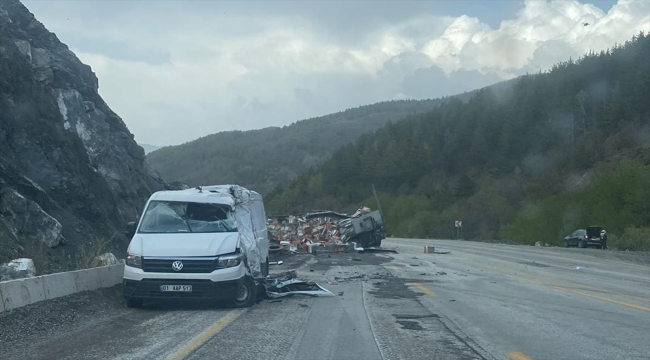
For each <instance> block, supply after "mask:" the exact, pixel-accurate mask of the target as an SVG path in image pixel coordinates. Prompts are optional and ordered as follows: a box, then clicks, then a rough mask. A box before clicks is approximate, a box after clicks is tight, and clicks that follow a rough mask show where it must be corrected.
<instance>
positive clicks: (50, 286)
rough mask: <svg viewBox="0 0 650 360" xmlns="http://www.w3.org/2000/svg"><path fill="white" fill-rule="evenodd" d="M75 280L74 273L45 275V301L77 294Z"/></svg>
mask: <svg viewBox="0 0 650 360" xmlns="http://www.w3.org/2000/svg"><path fill="white" fill-rule="evenodd" d="M74 280H75V278H74V272H64V273H59V274H51V275H43V288H44V289H45V299H47V300H50V299H56V298H58V297H61V296H66V295H70V294H74V293H76V292H77V285H76V284H75V281H74Z"/></svg>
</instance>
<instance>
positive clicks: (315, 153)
mask: <svg viewBox="0 0 650 360" xmlns="http://www.w3.org/2000/svg"><path fill="white" fill-rule="evenodd" d="M442 101H444V100H418V101H415V100H405V101H388V102H383V103H378V104H374V105H367V106H361V107H358V108H354V109H349V110H346V111H343V112H339V113H336V114H331V115H326V116H322V117H319V118H313V119H308V120H303V121H298V122H296V123H294V124H292V125H289V126H284V127H282V128H278V127H270V128H266V129H261V130H251V131H229V132H221V133H217V134H213V135H208V136H205V137H202V138H200V139H197V140H194V141H191V142H188V143H185V144H182V145H178V146H170V147H165V148H162V149H160V150H156V151H153V152H152V153H150V154H148V155H147V162H148V163H149V164H150V165H151V167H153V168H154V169H155V170H157V171H158V172H159V173H160V175H161V176H162V177H163V178H164V179H166V180H167V181H170V182H173V181H181V182H184V183H186V184H189V185H191V186H195V185H205V184H228V183H237V184H240V185H243V186H246V187H248V188H251V189H255V190H257V191H259V192H261V193H266V192H268V191H270V190H271V189H273V188H274V187H275V186H276V185H277V184H283V183H284V184H286V183H287V182H289V181H290V180H292V179H294V178H295V177H296V176H297V175H298V174H300V173H301V172H304V171H306V170H308V169H309V168H310V167H311V166H316V165H318V164H320V163H322V162H323V161H325V160H327V159H329V158H330V156H331V155H332V154H333V153H334V152H335V151H336V150H338V149H339V148H341V147H342V146H343V145H345V144H348V143H350V142H353V141H354V140H356V139H357V138H359V136H361V135H362V134H364V133H369V132H373V131H375V130H377V129H379V128H380V127H382V126H384V125H386V123H388V122H389V121H398V120H400V119H402V118H404V117H406V116H408V115H409V114H415V113H422V112H425V111H428V110H431V109H433V108H434V107H435V106H437V105H438V104H439V103H440V102H442Z"/></svg>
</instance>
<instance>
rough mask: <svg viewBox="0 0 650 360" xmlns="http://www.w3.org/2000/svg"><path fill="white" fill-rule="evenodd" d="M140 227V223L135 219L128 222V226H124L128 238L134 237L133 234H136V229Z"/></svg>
mask: <svg viewBox="0 0 650 360" xmlns="http://www.w3.org/2000/svg"><path fill="white" fill-rule="evenodd" d="M137 227H138V223H137V222H135V221H131V222H128V223H126V227H125V228H124V235H126V237H127V238H129V239H130V238H132V237H133V235H135V229H136V228H137Z"/></svg>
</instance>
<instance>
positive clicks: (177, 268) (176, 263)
mask: <svg viewBox="0 0 650 360" xmlns="http://www.w3.org/2000/svg"><path fill="white" fill-rule="evenodd" d="M172 270H174V271H181V270H183V263H182V262H180V261H174V262H173V263H172Z"/></svg>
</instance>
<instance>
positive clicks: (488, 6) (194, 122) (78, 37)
mask: <svg viewBox="0 0 650 360" xmlns="http://www.w3.org/2000/svg"><path fill="white" fill-rule="evenodd" d="M23 2H24V4H25V5H26V6H27V7H28V8H29V9H30V10H31V11H32V12H33V13H34V14H35V15H36V17H37V18H38V19H39V20H40V21H41V22H43V23H44V24H45V26H46V27H48V29H49V30H50V31H53V32H55V33H56V34H57V35H58V36H59V38H60V39H61V40H62V41H63V42H65V43H66V44H68V46H69V47H70V48H71V49H72V50H73V51H74V52H75V53H76V54H77V56H79V58H80V59H81V60H82V61H83V62H85V63H87V64H89V65H90V66H92V68H93V70H94V71H95V73H96V74H97V76H98V78H99V85H100V88H99V92H100V94H101V95H102V96H103V97H104V99H105V100H106V102H107V103H108V104H109V106H111V108H112V109H113V110H114V111H115V112H117V113H118V114H119V115H120V116H121V117H122V118H123V119H124V121H125V122H126V124H127V125H128V127H129V129H131V131H132V132H133V133H134V134H135V136H136V140H137V141H138V142H140V143H146V144H155V145H172V144H179V143H182V142H186V141H189V140H193V139H195V138H198V137H201V136H204V135H207V134H211V133H215V132H219V131H226V130H248V129H257V128H263V127H267V126H282V125H288V124H291V123H292V122H294V121H296V120H301V119H305V118H310V117H315V116H320V115H325V114H328V113H332V112H336V111H340V110H344V109H346V108H350V107H356V106H359V105H365V104H371V103H375V102H378V101H383V100H390V99H407V98H414V99H421V98H435V97H440V96H443V95H452V94H455V93H459V92H462V91H467V90H472V89H475V88H478V87H482V86H485V85H489V84H492V83H495V82H498V81H500V80H506V79H510V78H512V77H514V76H517V75H520V74H525V73H526V72H531V73H533V72H537V71H539V70H540V69H541V70H546V69H549V68H550V67H551V65H552V64H553V63H556V62H558V61H563V60H567V59H568V58H569V56H572V57H573V58H577V57H578V56H580V55H581V54H584V53H585V52H588V51H589V50H590V49H594V50H601V49H605V48H607V47H610V46H612V45H613V44H615V43H617V42H618V43H621V42H624V41H625V40H628V39H630V38H631V37H632V35H634V34H636V33H638V32H639V31H641V30H645V31H646V32H648V31H650V1H648V0H618V1H615V0H585V1H582V2H581V1H575V0H558V1H544V0H533V1H496V0H482V1H470V0H466V1H415V2H407V1H399V2H398V1H384V2H381V1H379V2H377V1H375V2H370V1H359V2H343V1H326V2H317V1H286V2H272V1H260V2H253V1H242V2H222V1H208V0H204V1H198V0H197V1H186V2H180V1H156V0H141V1H101V0H92V1H90V0H87V1H83V0H72V1H64V0H57V1H52V0H23ZM583 23H589V25H588V26H583Z"/></svg>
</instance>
